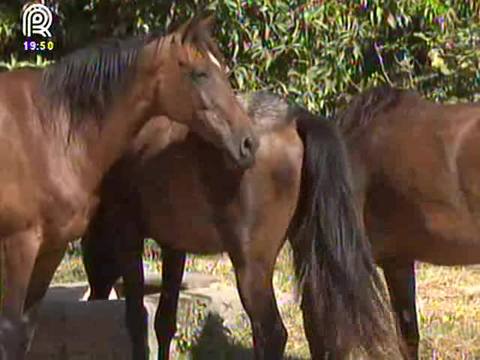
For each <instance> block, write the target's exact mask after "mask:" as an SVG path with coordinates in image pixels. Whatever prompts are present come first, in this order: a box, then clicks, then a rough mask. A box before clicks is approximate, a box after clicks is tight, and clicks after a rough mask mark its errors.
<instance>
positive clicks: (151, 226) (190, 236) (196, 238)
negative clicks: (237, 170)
mask: <svg viewBox="0 0 480 360" xmlns="http://www.w3.org/2000/svg"><path fill="white" fill-rule="evenodd" d="M177 195H178V193H177ZM172 201H175V203H174V204H173V205H172V204H170V205H172V206H161V203H157V204H156V205H157V206H155V208H153V209H152V208H150V209H147V211H148V213H147V214H148V215H147V216H146V217H147V219H148V225H147V226H148V236H149V237H151V238H153V239H154V240H155V241H157V243H158V244H159V245H160V246H168V247H169V248H172V249H176V250H179V251H186V252H190V253H195V254H213V253H220V252H223V251H224V250H225V249H224V247H223V244H222V241H221V238H220V234H219V232H218V229H217V226H216V225H215V218H214V217H213V216H212V215H211V211H210V209H209V208H208V207H205V206H200V205H199V203H195V202H194V201H192V198H190V199H189V200H188V202H187V201H185V202H183V201H181V197H177V198H176V199H174V200H172ZM158 205H160V206H158Z"/></svg>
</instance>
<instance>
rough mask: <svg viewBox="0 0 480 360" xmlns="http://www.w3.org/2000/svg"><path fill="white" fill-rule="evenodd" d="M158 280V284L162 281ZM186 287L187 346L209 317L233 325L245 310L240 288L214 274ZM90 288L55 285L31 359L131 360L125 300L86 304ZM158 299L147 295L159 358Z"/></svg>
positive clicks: (189, 280)
mask: <svg viewBox="0 0 480 360" xmlns="http://www.w3.org/2000/svg"><path fill="white" fill-rule="evenodd" d="M153 279H154V281H157V280H158V277H153ZM158 286H159V284H158ZM199 286H202V287H199ZM203 286H205V287H203ZM183 287H185V288H186V289H187V290H185V291H182V292H181V296H180V301H179V307H178V316H177V320H178V325H177V328H178V332H177V336H176V338H178V339H181V342H182V344H184V343H185V342H189V341H193V339H194V338H195V336H196V335H197V334H199V333H200V332H201V331H203V328H202V327H203V323H204V322H203V319H205V318H206V317H207V316H211V315H212V314H213V315H214V317H215V319H217V318H218V320H216V323H219V324H223V323H224V319H226V321H225V322H226V323H228V322H229V320H228V319H229V318H231V319H234V316H236V315H238V312H239V311H243V310H242V307H241V304H240V301H239V298H238V295H237V290H236V289H235V288H231V287H225V286H222V285H221V284H220V283H219V282H218V280H216V278H214V277H213V276H210V275H206V276H204V275H203V274H193V275H187V276H185V281H184V286H183ZM87 290H88V286H87V285H86V284H84V283H80V284H70V285H62V286H54V287H51V288H50V289H49V290H48V292H47V296H46V298H45V300H44V301H43V304H42V306H41V308H40V316H39V323H38V326H37V330H36V334H35V337H34V340H33V342H32V346H31V348H30V353H29V355H28V357H27V359H28V360H45V359H51V360H57V359H58V360H60V359H61V360H64V359H68V360H94V359H95V360H96V359H102V360H110V359H112V360H113V359H115V360H124V359H125V360H126V359H130V358H131V355H130V354H131V345H130V340H129V337H128V333H127V329H126V326H125V321H124V316H125V302H124V300H109V301H106V300H105V301H82V298H83V297H84V296H85V293H86V291H87ZM158 299H159V295H158V294H153V295H147V296H145V301H144V303H145V307H146V308H147V311H148V326H149V345H150V359H156V355H157V343H156V337H155V332H154V319H155V311H156V309H157V304H158ZM222 326H223V325H222ZM217 327H218V326H217ZM180 345H181V344H177V347H178V346H180ZM172 355H173V354H172ZM173 358H177V356H173Z"/></svg>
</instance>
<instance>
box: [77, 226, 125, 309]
mask: <svg viewBox="0 0 480 360" xmlns="http://www.w3.org/2000/svg"><path fill="white" fill-rule="evenodd" d="M81 244H82V260H83V265H84V267H85V273H86V274H87V280H88V284H89V285H90V296H89V297H88V300H89V301H90V300H107V299H108V296H109V295H110V292H111V291H112V288H113V286H114V285H115V281H117V280H118V278H119V277H120V276H121V275H122V267H121V264H120V258H119V256H115V254H116V252H115V251H116V247H115V236H114V235H112V236H111V237H109V238H105V237H103V236H102V237H101V238H98V236H97V234H96V233H95V232H92V231H89V232H88V233H87V235H85V236H84V237H83V238H82V242H81Z"/></svg>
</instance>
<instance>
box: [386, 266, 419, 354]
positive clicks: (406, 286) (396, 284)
mask: <svg viewBox="0 0 480 360" xmlns="http://www.w3.org/2000/svg"><path fill="white" fill-rule="evenodd" d="M381 267H382V268H383V272H384V274H385V279H386V281H387V285H388V290H389V292H390V298H391V301H392V306H393V309H394V311H395V313H396V315H397V319H398V323H399V326H400V331H401V334H402V337H403V339H404V340H405V342H406V344H407V347H408V353H409V355H410V359H415V360H416V359H418V344H419V341H420V336H419V333H418V322H417V309H416V304H415V265H414V262H413V261H406V262H399V261H396V260H389V261H384V262H382V263H381Z"/></svg>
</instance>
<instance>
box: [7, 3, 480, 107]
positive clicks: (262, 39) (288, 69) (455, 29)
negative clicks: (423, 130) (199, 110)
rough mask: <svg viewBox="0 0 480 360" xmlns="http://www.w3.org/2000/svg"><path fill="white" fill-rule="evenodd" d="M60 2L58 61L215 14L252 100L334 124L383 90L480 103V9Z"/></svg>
mask: <svg viewBox="0 0 480 360" xmlns="http://www.w3.org/2000/svg"><path fill="white" fill-rule="evenodd" d="M50 3H56V4H57V5H58V7H59V12H60V15H61V16H60V24H59V26H58V27H57V28H56V37H57V39H56V41H57V43H59V52H58V53H56V56H57V57H58V56H61V55H63V54H64V53H66V52H68V51H71V50H72V49H75V48H78V47H80V46H85V45H86V44H88V43H91V42H92V41H94V40H95V39H98V38H101V37H106V36H123V35H125V34H138V33H143V32H146V31H150V30H152V29H157V28H160V29H167V28H168V27H170V26H171V25H172V24H175V23H178V22H180V21H184V20H185V19H187V18H188V17H189V16H191V14H193V13H194V12H195V9H209V10H212V11H213V12H214V13H215V15H216V18H217V20H218V26H217V36H218V39H219V41H220V43H221V47H222V49H223V51H224V53H225V55H226V58H227V59H229V62H230V64H229V65H230V67H231V69H232V81H233V82H234V85H235V87H237V88H238V89H240V90H242V91H249V90H255V89H260V88H269V89H271V90H273V91H275V92H277V93H280V94H284V95H288V96H289V97H290V98H291V99H292V100H295V101H297V102H299V103H302V104H304V105H305V106H307V107H308V108H309V109H311V110H315V111H320V112H322V113H324V114H326V115H331V114H333V113H334V112H335V108H336V107H337V106H339V105H344V104H345V103H346V101H348V100H349V98H350V96H351V95H354V94H356V93H358V92H360V91H362V90H364V89H365V88H367V87H369V86H372V85H376V84H380V83H390V84H393V85H396V86H399V87H403V88H416V89H418V90H420V91H421V92H422V93H424V94H425V95H426V96H428V97H430V98H433V99H436V100H450V101H458V100H470V101H472V100H479V99H480V62H479V61H480V60H479V59H480V1H477V0H427V1H417V0H397V1H394V0H386V1H385V0H351V1H345V0H344V1H337V0H310V1H307V0H296V1H289V0H275V1H273V0H255V1H251V0H247V1H246V0H212V1H205V0H203V1H202V0H189V1H181V2H180V1H177V2H175V1H162V2H159V3H160V4H158V2H157V3H156V2H152V1H147V0H136V1H124V0H102V1H100V0H90V1H62V2H60V1H50ZM3 7H5V9H6V10H5V11H1V9H0V14H2V15H1V18H0V19H1V22H0V50H1V49H6V50H9V51H10V53H4V54H5V56H4V57H5V58H6V59H7V60H8V59H9V58H10V56H11V53H12V52H14V50H12V49H15V47H14V46H13V45H12V44H14V43H20V42H21V40H19V39H20V35H21V34H20V32H19V29H18V24H17V22H15V21H14V18H15V17H17V18H19V15H18V14H19V8H18V6H17V8H15V7H14V6H11V5H10V6H6V5H3ZM7 10H8V11H7ZM15 11H17V12H16V13H15ZM12 14H13V15H12ZM15 14H16V15H15ZM15 56H17V57H20V58H22V57H25V54H21V52H19V51H18V52H17V53H16V54H15Z"/></svg>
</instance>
